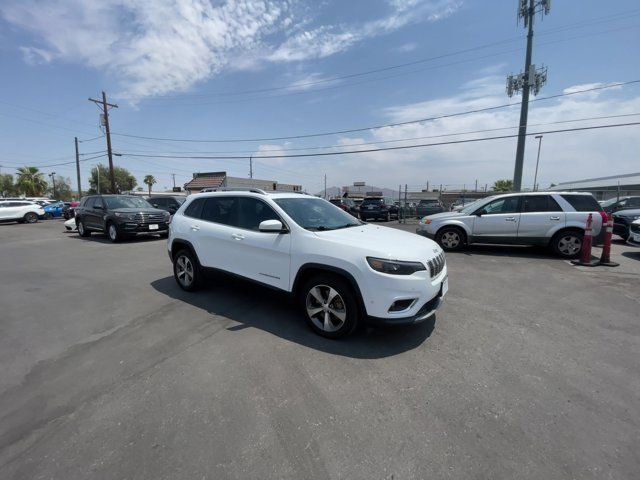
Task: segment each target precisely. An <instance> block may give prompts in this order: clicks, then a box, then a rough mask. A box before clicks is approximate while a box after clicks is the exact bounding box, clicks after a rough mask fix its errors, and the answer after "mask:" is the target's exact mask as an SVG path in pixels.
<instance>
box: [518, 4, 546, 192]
mask: <svg viewBox="0 0 640 480" xmlns="http://www.w3.org/2000/svg"><path fill="white" fill-rule="evenodd" d="M518 4H519V5H518V17H519V18H522V19H523V21H524V26H525V28H527V29H528V33H527V53H526V57H525V63H524V73H521V74H519V75H509V76H508V77H507V95H509V97H512V96H513V95H514V94H515V93H516V92H519V91H522V103H521V105H520V123H519V124H518V146H517V147H516V165H515V169H514V172H513V190H514V191H515V192H519V191H520V190H521V188H522V167H523V165H524V147H525V142H526V139H527V118H528V116H529V92H530V90H531V89H533V94H534V95H537V94H538V92H539V91H540V89H541V88H542V86H543V85H544V84H545V83H547V69H546V67H544V66H543V67H541V68H540V69H537V70H536V66H535V65H532V64H531V56H532V53H533V19H534V17H535V15H536V13H541V14H542V15H548V14H549V11H550V9H551V0H518Z"/></svg>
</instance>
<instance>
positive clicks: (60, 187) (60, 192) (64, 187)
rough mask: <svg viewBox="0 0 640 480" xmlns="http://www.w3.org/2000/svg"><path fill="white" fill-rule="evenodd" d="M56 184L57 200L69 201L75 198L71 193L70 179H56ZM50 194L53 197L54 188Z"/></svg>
mask: <svg viewBox="0 0 640 480" xmlns="http://www.w3.org/2000/svg"><path fill="white" fill-rule="evenodd" d="M54 178H55V180H54V182H55V183H56V198H57V199H58V200H65V201H69V200H71V198H72V197H73V192H72V191H71V179H70V178H69V177H67V178H64V177H54ZM50 193H51V194H52V195H53V188H51V189H50Z"/></svg>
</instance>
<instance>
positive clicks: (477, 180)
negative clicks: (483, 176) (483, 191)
mask: <svg viewBox="0 0 640 480" xmlns="http://www.w3.org/2000/svg"><path fill="white" fill-rule="evenodd" d="M475 191H476V192H477V191H478V180H476V189H475Z"/></svg>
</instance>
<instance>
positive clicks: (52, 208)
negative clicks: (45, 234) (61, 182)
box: [43, 202, 64, 220]
mask: <svg viewBox="0 0 640 480" xmlns="http://www.w3.org/2000/svg"><path fill="white" fill-rule="evenodd" d="M63 208H64V202H56V203H51V204H49V205H45V206H44V207H43V209H44V218H46V219H47V220H49V219H51V218H59V217H61V216H62V209H63Z"/></svg>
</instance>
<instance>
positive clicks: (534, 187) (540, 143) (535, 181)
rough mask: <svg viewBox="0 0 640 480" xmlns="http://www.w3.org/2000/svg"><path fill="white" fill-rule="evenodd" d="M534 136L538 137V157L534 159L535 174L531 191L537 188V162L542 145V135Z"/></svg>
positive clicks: (538, 161)
mask: <svg viewBox="0 0 640 480" xmlns="http://www.w3.org/2000/svg"><path fill="white" fill-rule="evenodd" d="M535 138H537V139H538V158H537V159H536V174H535V175H534V177H533V191H534V192H535V191H537V190H538V186H537V182H538V164H539V163H540V147H542V135H536V136H535Z"/></svg>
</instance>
